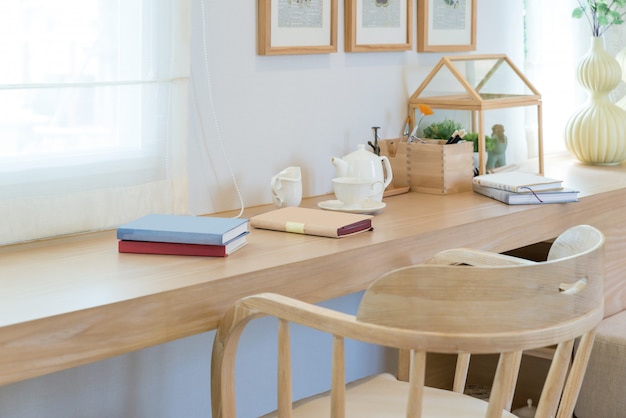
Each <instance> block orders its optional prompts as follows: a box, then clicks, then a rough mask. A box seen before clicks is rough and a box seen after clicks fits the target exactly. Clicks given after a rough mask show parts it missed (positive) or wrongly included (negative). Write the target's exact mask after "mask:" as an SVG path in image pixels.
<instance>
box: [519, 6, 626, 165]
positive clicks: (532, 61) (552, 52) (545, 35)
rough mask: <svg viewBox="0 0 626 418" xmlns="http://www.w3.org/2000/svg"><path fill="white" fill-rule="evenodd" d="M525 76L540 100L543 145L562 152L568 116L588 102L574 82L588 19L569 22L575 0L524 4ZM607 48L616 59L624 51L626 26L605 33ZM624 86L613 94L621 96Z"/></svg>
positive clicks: (587, 40)
mask: <svg viewBox="0 0 626 418" xmlns="http://www.w3.org/2000/svg"><path fill="white" fill-rule="evenodd" d="M525 2H526V48H527V49H526V51H527V55H526V68H525V71H526V74H527V75H528V76H529V79H530V80H532V82H533V84H534V85H535V86H536V87H537V89H539V92H540V93H541V95H542V98H543V116H544V124H543V127H544V129H543V130H544V143H545V151H546V152H547V153H549V152H554V151H561V150H564V149H565V142H564V129H565V125H566V123H567V121H568V119H569V117H570V116H571V115H572V114H573V113H574V112H575V111H576V109H577V108H578V107H580V106H581V105H582V104H583V103H584V102H585V101H586V100H587V93H586V91H585V90H584V89H583V88H582V87H581V86H580V85H579V84H578V82H577V81H576V65H577V64H578V62H579V61H580V59H581V58H582V57H583V55H585V53H586V52H587V51H588V50H589V48H590V46H591V29H590V28H589V24H588V22H587V20H586V19H574V18H572V17H571V16H572V11H573V10H574V8H575V7H576V6H577V5H578V2H576V1H574V0H552V1H545V0H525ZM604 38H605V39H604V44H605V49H606V50H607V52H608V53H610V54H611V55H613V56H616V55H617V53H618V52H619V51H620V50H621V49H622V48H624V47H626V24H622V25H619V26H613V27H611V28H610V29H609V30H608V31H607V32H606V33H605V35H604ZM625 92H626V91H625V87H624V83H622V84H621V85H620V86H618V88H617V89H615V90H614V91H613V92H612V93H611V97H612V99H613V100H614V101H616V100H618V99H620V98H621V97H623V96H624V94H625Z"/></svg>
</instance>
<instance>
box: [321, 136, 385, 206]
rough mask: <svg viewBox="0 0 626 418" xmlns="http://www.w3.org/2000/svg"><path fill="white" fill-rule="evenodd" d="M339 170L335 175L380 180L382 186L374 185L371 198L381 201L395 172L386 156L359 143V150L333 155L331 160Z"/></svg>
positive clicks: (372, 180)
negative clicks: (338, 156) (343, 154)
mask: <svg viewBox="0 0 626 418" xmlns="http://www.w3.org/2000/svg"><path fill="white" fill-rule="evenodd" d="M330 161H331V162H332V163H333V164H334V165H335V168H336V170H337V174H336V176H335V177H359V178H365V179H368V180H370V181H371V182H372V183H375V182H379V184H380V185H381V187H374V188H373V190H372V192H371V193H370V195H369V200H372V201H375V202H381V201H382V200H383V192H384V191H385V189H386V188H387V186H389V184H391V180H392V179H393V174H392V173H391V163H390V162H389V159H388V158H387V157H385V156H379V155H376V154H374V153H373V152H370V151H367V150H366V149H365V144H359V145H358V146H357V150H356V151H354V152H351V153H350V154H348V155H345V156H344V157H343V158H337V157H332V158H331V160H330Z"/></svg>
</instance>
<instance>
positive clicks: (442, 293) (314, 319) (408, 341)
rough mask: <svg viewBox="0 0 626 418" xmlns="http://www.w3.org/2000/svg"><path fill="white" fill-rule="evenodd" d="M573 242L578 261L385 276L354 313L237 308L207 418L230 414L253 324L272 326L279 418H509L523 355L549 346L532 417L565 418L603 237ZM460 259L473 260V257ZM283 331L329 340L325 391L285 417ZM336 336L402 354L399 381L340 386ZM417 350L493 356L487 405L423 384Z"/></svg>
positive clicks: (594, 298) (276, 302)
mask: <svg viewBox="0 0 626 418" xmlns="http://www.w3.org/2000/svg"><path fill="white" fill-rule="evenodd" d="M574 235H575V236H577V237H578V238H577V239H576V237H574V238H573V240H572V241H571V243H572V244H575V245H574V246H575V247H576V248H577V249H578V250H577V252H576V254H573V255H570V256H562V257H558V258H557V259H554V260H550V261H546V262H541V263H529V262H517V263H513V262H511V263H506V265H499V266H492V265H488V266H466V265H461V266H450V265H441V264H437V261H435V262H434V264H424V265H415V266H409V267H405V268H400V269H397V270H393V271H391V272H389V273H387V274H385V275H383V276H382V277H381V278H379V279H378V280H377V281H376V282H375V283H373V284H372V285H371V286H370V287H369V289H368V290H367V291H366V292H365V294H364V296H363V299H362V301H361V305H360V307H359V311H358V312H357V315H355V316H353V315H347V314H344V313H340V312H336V311H333V310H329V309H326V308H323V307H320V306H317V305H311V304H309V303H305V302H302V301H298V300H294V299H291V298H288V297H285V296H281V295H277V294H269V293H265V294H259V295H254V296H250V297H247V298H244V299H242V300H240V301H239V302H237V303H236V304H235V305H234V306H233V307H232V308H231V309H230V310H229V311H228V312H227V313H226V314H225V316H224V317H223V319H222V321H221V322H220V325H219V328H218V330H217V333H216V337H215V341H214V345H213V358H212V377H211V386H212V389H211V390H212V409H213V418H220V417H222V418H233V417H236V411H235V392H234V365H235V354H236V350H237V343H238V340H239V337H240V335H241V332H242V331H243V329H244V327H245V325H246V324H247V323H248V322H249V321H250V320H251V319H253V318H255V317H258V316H261V315H272V316H275V317H277V318H279V321H278V324H279V332H278V338H279V345H278V347H279V349H278V358H279V361H278V383H277V384H278V400H277V416H279V417H292V416H293V417H314V418H320V417H323V416H330V417H334V418H341V417H358V418H362V417H377V418H381V417H384V418H390V417H405V416H406V417H432V418H435V417H436V418H445V417H489V418H493V417H513V415H512V414H511V413H510V412H508V410H510V408H511V402H512V399H513V394H514V391H515V384H516V380H517V375H518V369H519V365H520V359H521V355H522V352H523V351H524V350H530V349H535V348H540V347H547V346H552V345H556V351H555V355H554V359H553V361H552V363H551V366H550V370H549V372H548V375H547V378H546V382H545V384H544V388H543V391H542V394H541V397H540V399H539V403H538V405H537V408H538V410H537V415H536V417H537V418H547V417H561V418H566V417H567V418H571V416H572V411H573V408H574V404H575V402H576V398H577V395H578V390H579V388H580V383H581V380H582V377H583V375H584V371H585V368H586V364H587V361H588V358H589V352H590V350H591V346H592V343H593V338H594V329H595V327H596V325H597V324H598V323H599V322H600V320H601V319H602V314H603V289H602V285H603V270H602V266H603V260H602V254H603V248H604V237H603V236H602V234H601V233H600V232H599V231H597V230H595V229H593V228H591V227H584V228H582V229H581V231H579V233H578V234H574ZM578 240H581V241H585V242H577V241H578ZM453 253H454V254H455V257H457V259H458V260H461V259H462V258H463V257H461V256H462V255H463V253H464V251H463V250H458V251H456V252H449V254H448V255H451V254H453ZM467 253H468V254H469V255H468V257H467V258H471V257H470V255H471V254H470V253H472V251H467ZM480 257H483V258H484V257H487V256H486V254H480ZM435 258H437V257H435ZM498 258H499V257H498ZM442 260H443V257H441V258H440V259H439V261H442ZM442 262H443V261H442ZM563 289H565V290H563ZM290 322H292V323H297V324H301V325H304V326H307V327H311V328H313V329H317V330H321V331H324V332H328V333H330V334H332V335H333V359H332V381H331V382H330V387H331V390H330V392H329V393H327V394H324V395H323V396H317V397H315V398H314V399H312V400H310V401H299V402H297V405H296V406H295V407H293V411H292V406H293V405H292V399H291V367H290V350H289V345H290V343H289V323H290ZM579 337H580V340H579V344H578V348H577V351H576V355H575V356H574V357H573V359H572V352H573V347H574V340H575V339H576V338H579ZM344 338H350V339H355V340H360V341H364V342H369V343H373V344H380V345H383V346H387V347H396V348H399V349H401V350H410V352H411V353H412V361H411V370H410V380H409V382H402V381H399V380H397V379H396V378H395V377H393V376H391V375H388V374H382V375H378V376H374V377H371V378H366V379H363V380H360V381H358V382H353V383H350V384H348V385H346V384H345V383H346V382H345V377H344ZM427 352H438V353H456V354H459V353H461V354H466V353H480V354H488V353H499V354H500V356H499V361H498V367H497V371H496V373H495V377H494V380H493V386H492V390H491V394H490V398H489V401H488V402H486V401H483V400H480V399H477V398H473V397H470V396H467V395H464V394H462V390H458V391H447V390H443V389H435V388H430V387H426V386H425V385H424V380H425V363H426V353H427Z"/></svg>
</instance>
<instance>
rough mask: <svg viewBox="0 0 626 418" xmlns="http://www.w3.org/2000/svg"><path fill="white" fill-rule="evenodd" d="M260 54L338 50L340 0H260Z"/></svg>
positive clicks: (312, 52) (258, 40) (258, 39)
mask: <svg viewBox="0 0 626 418" xmlns="http://www.w3.org/2000/svg"><path fill="white" fill-rule="evenodd" d="M257 49H258V54H259V55H287V54H324V53H330V52H337V0H258V36H257Z"/></svg>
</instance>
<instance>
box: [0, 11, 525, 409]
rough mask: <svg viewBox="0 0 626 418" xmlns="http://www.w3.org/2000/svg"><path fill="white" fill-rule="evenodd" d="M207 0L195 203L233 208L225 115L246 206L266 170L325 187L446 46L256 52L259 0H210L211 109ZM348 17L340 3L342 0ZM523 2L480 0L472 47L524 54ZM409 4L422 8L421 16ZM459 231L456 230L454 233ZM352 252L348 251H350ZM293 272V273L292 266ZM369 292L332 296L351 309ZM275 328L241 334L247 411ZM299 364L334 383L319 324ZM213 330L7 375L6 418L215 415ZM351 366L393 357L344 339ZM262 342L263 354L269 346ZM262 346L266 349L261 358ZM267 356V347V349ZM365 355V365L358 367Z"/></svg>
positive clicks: (518, 59) (306, 385)
mask: <svg viewBox="0 0 626 418" xmlns="http://www.w3.org/2000/svg"><path fill="white" fill-rule="evenodd" d="M199 1H200V0H194V2H193V3H194V4H193V9H194V10H193V39H192V51H193V57H194V58H193V62H192V86H191V88H192V94H191V97H192V99H191V100H192V103H191V106H192V109H191V114H192V119H191V139H190V145H189V147H190V186H191V207H192V211H193V212H195V213H210V212H215V211H219V210H226V209H233V208H236V207H237V204H238V203H237V197H236V194H235V193H234V190H233V186H232V182H231V178H230V174H229V173H228V171H227V169H226V161H225V159H224V158H225V157H224V155H223V154H222V153H221V151H220V143H219V142H218V138H217V135H216V129H215V123H214V122H215V120H214V118H215V117H217V120H218V122H219V125H220V127H221V131H222V139H223V145H224V149H225V151H226V155H227V156H228V160H229V162H230V164H231V165H232V167H233V172H234V174H235V176H236V178H237V179H238V181H239V183H240V186H241V190H242V194H243V197H244V202H245V204H246V205H247V206H250V205H255V204H260V203H269V202H270V194H269V187H268V186H269V179H270V177H271V175H272V174H274V173H275V172H278V171H279V170H280V169H282V168H284V167H286V166H288V165H301V166H302V168H303V175H304V177H305V180H304V192H305V195H315V194H322V193H327V192H330V190H331V188H330V179H331V178H332V177H333V175H334V168H333V167H332V165H331V164H330V157H331V156H342V155H344V154H346V153H348V152H350V151H352V150H354V149H356V145H357V144H358V143H363V142H365V141H367V139H370V138H371V130H370V127H371V126H381V127H382V130H381V136H382V137H394V136H397V135H398V134H399V133H400V132H401V129H402V126H403V123H404V120H405V118H406V111H407V101H408V97H409V95H410V94H411V93H412V92H413V91H414V90H415V89H416V88H417V87H418V85H419V83H420V82H421V80H422V79H423V77H424V76H425V75H426V74H427V73H428V71H429V70H430V68H431V66H432V65H433V64H434V63H436V62H437V61H438V60H439V58H440V57H441V55H440V54H417V53H416V52H415V49H414V50H413V51H407V52H393V53H389V52H387V53H352V54H346V53H343V52H342V51H343V40H342V39H343V36H342V34H341V30H340V35H339V52H337V53H335V54H324V55H313V56H286V57H259V56H257V55H256V54H255V42H256V10H255V6H254V3H255V2H253V1H252V0H248V1H242V0H228V1H225V0H219V1H218V0H205V1H206V3H205V8H206V10H207V14H206V22H207V29H206V30H205V31H204V33H206V35H207V40H208V41H207V42H208V43H207V56H208V58H209V62H210V74H211V79H212V85H213V96H214V102H215V104H216V106H215V112H213V111H212V110H211V107H210V106H209V100H208V87H207V86H208V84H207V79H206V74H205V73H204V64H203V62H204V48H203V43H202V36H201V35H202V33H203V28H202V19H201V18H200V17H201V14H200V10H201V8H200V3H199ZM339 4H340V7H339V10H340V12H339V16H338V17H339V22H340V28H343V25H342V24H341V22H342V21H343V2H342V1H339ZM521 4H522V1H521V0H519V1H499V0H480V1H479V2H478V8H479V12H478V51H477V52H482V53H503V52H504V53H507V54H508V55H509V56H510V57H511V58H512V59H513V60H514V62H515V63H516V64H518V65H520V66H521V65H522V60H523V55H522V54H523V34H522V11H521ZM415 20H416V19H415V17H414V21H415ZM451 244H452V243H451ZM350 262H353V260H351V261H350ZM294 280H297V278H294ZM360 297H361V294H355V295H349V296H345V297H343V298H339V299H335V300H332V301H329V302H326V303H325V305H327V306H332V307H334V308H336V309H340V310H343V311H345V312H355V311H356V307H357V305H358V302H359V300H360ZM274 333H275V327H274V326H273V324H272V323H271V321H269V320H260V321H259V323H256V324H255V325H254V326H253V327H252V328H251V329H250V330H249V331H247V332H246V333H245V334H244V336H243V337H242V338H243V339H242V343H243V344H244V345H245V346H246V347H247V348H245V349H243V350H242V360H241V367H244V368H245V369H248V370H250V371H251V372H252V373H253V375H252V376H251V377H244V376H243V375H240V376H241V377H240V379H239V383H238V385H239V386H240V389H241V392H240V394H241V398H240V415H239V416H240V417H253V416H257V415H258V414H260V413H263V412H265V411H266V410H267V409H269V408H272V405H271V404H270V402H271V400H272V399H273V398H274V392H275V389H274V382H273V381H270V382H264V383H257V380H256V375H263V374H266V372H267V373H271V370H273V368H272V367H271V363H272V362H273V361H275V360H274V357H273V356H274V354H273V353H272V354H271V355H270V354H268V352H269V351H271V347H272V344H274V341H275V338H274ZM293 336H294V340H295V341H296V342H297V344H296V354H295V355H294V369H295V371H296V373H298V374H299V372H300V371H301V370H304V371H306V373H304V374H306V375H307V376H308V377H307V379H306V380H305V381H300V382H296V388H295V395H296V396H297V395H300V394H307V393H309V392H311V391H318V390H325V389H326V388H327V384H328V383H327V382H328V379H327V377H328V375H329V372H330V371H329V370H328V368H319V367H318V366H317V362H316V360H318V359H319V358H321V357H328V355H329V349H330V347H329V344H327V343H328V341H324V340H323V339H322V338H319V337H318V336H317V335H316V334H315V333H313V332H304V331H302V330H294V332H293ZM212 341H213V333H206V334H201V335H197V336H193V337H189V338H185V339H182V340H179V341H174V342H171V343H168V344H163V345H159V346H156V347H152V348H148V349H145V350H141V351H138V352H134V353H130V354H126V355H123V356H119V357H115V358H112V359H108V360H105V361H101V362H98V363H95V364H89V365H86V366H82V367H78V368H75V369H71V370H67V371H63V372H59V373H55V374H52V375H49V376H44V377H41V378H36V379H32V380H29V381H25V382H20V383H16V384H12V385H7V386H4V387H1V388H0V418H160V417H162V418H196V417H197V418H200V417H203V418H206V417H209V416H210V387H209V386H210V383H209V382H210V379H209V373H210V350H211V344H212ZM347 352H348V356H347V357H348V358H347V360H348V373H349V376H350V377H351V378H357V377H360V376H363V375H367V374H369V373H370V372H374V371H379V370H392V369H393V360H390V359H389V357H388V356H385V355H384V354H385V353H383V352H381V351H378V350H374V349H372V348H370V347H367V346H363V345H352V344H351V345H348V347H347ZM266 354H267V356H266ZM260 356H262V357H260ZM268 356H269V357H268ZM359 360H365V364H366V366H360V367H357V366H356V363H357V361H359Z"/></svg>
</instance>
